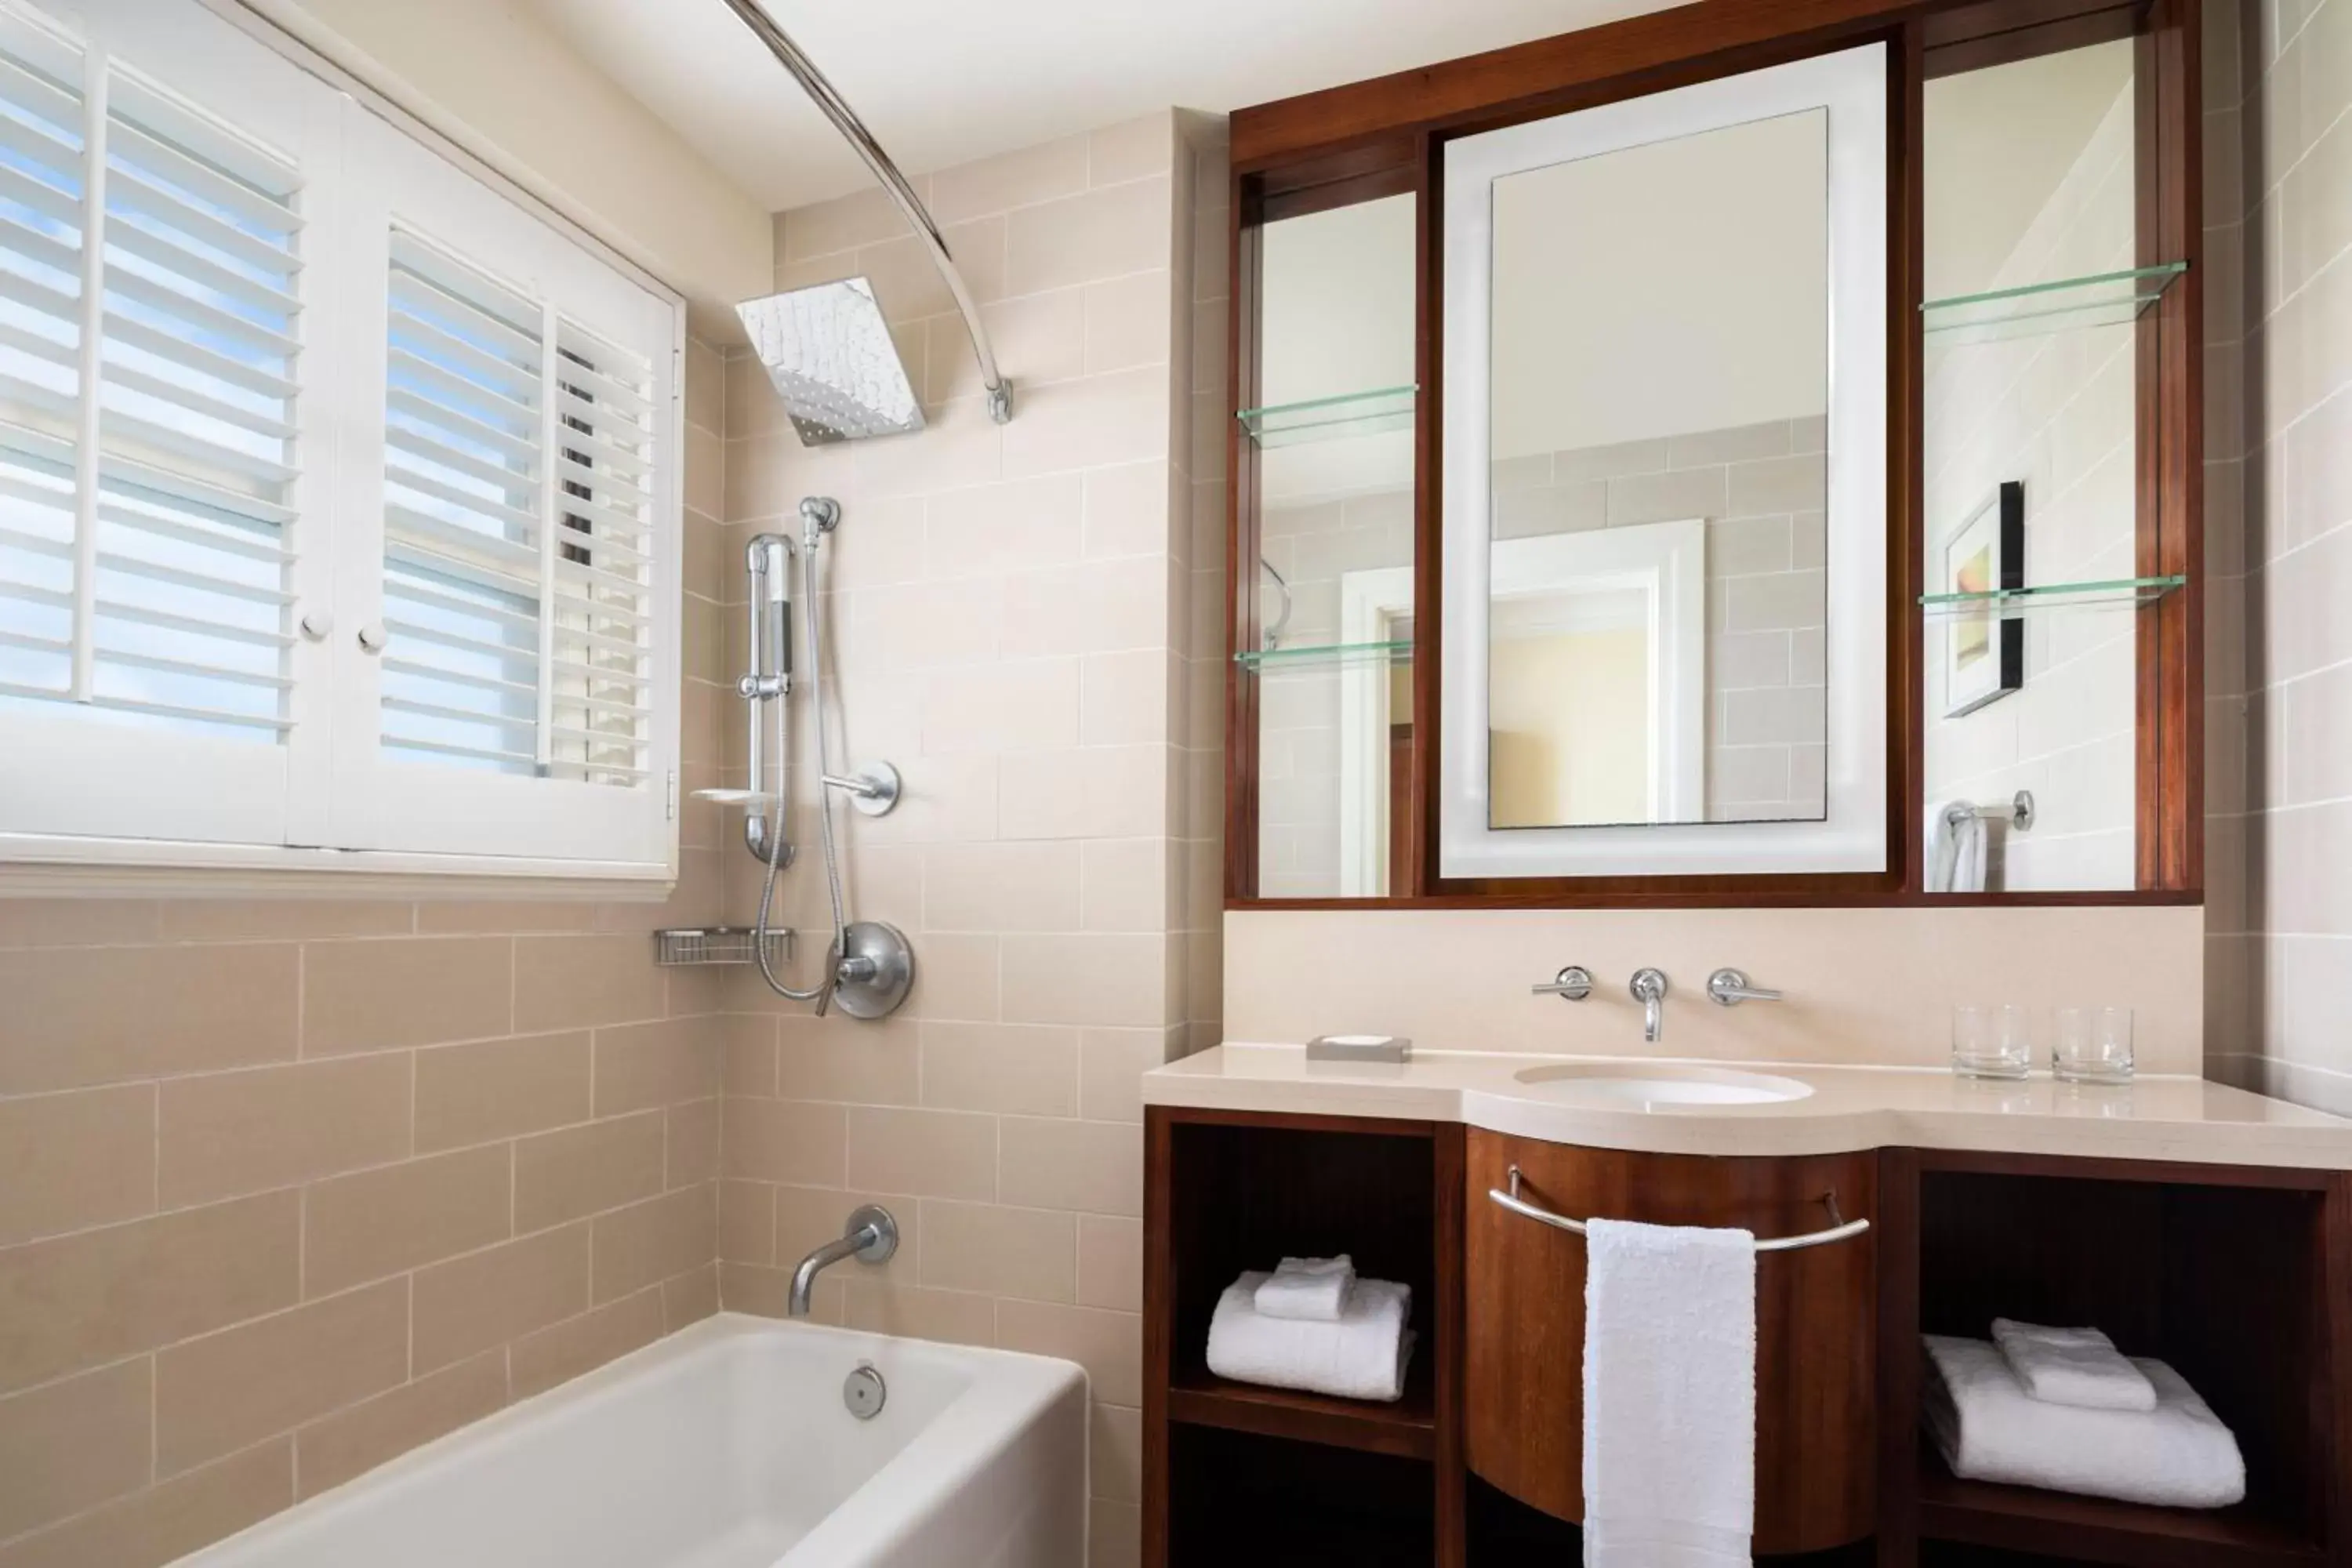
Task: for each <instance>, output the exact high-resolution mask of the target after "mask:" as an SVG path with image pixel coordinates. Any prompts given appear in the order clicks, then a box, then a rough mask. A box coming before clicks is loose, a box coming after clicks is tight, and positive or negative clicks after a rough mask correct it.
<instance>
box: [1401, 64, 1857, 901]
mask: <svg viewBox="0 0 2352 1568" xmlns="http://www.w3.org/2000/svg"><path fill="white" fill-rule="evenodd" d="M1884 72H1885V61H1884V55H1883V51H1882V50H1881V49H1879V48H1877V47H1868V48H1863V49H1856V50H1849V51H1844V52H1843V53H1840V54H1837V55H1832V56H1825V57H1822V58H1816V59H1811V60H1804V61H1799V62H1796V63H1794V64H1792V65H1789V66H1782V67H1776V68H1771V69H1769V70H1764V71H1757V72H1750V73H1748V74H1746V75H1743V76H1738V77H1733V78H1727V79H1722V80H1719V81H1712V82H1706V83H1701V84H1698V85H1696V86H1694V87H1690V88H1684V89H1675V90H1674V91H1670V92H1664V93H1659V94H1655V95H1653V96H1651V97H1648V98H1643V99H1638V100H1630V101H1627V102H1622V103H1614V104H1610V105H1607V106H1604V107H1602V108H1600V109H1594V110H1582V111H1580V112H1578V113H1574V114H1568V115H1562V116H1559V117H1557V118H1555V119H1552V120H1549V121H1533V122H1530V123H1528V124H1524V125H1517V126H1513V127H1511V128H1509V129H1507V130H1505V131H1499V132H1487V133H1485V134H1482V135H1477V136H1471V137H1465V138H1463V139H1461V140H1460V141H1457V142H1451V143H1449V144H1448V145H1447V148H1446V174H1447V179H1446V202H1447V212H1446V249H1445V258H1446V273H1445V277H1446V283H1445V289H1446V310H1445V317H1444V321H1445V373H1446V380H1445V386H1446V405H1445V420H1444V424H1445V439H1444V451H1445V452H1446V454H1447V459H1446V471H1445V476H1444V537H1445V551H1446V555H1445V563H1444V568H1445V569H1444V578H1445V583H1446V603H1445V616H1444V627H1443V636H1444V715H1445V720H1444V722H1445V731H1444V745H1443V747H1442V748H1441V752H1440V773H1441V787H1442V795H1441V802H1440V818H1441V838H1440V863H1441V869H1442V870H1443V872H1444V875H1446V876H1449V877H1455V876H1482V877H1483V876H1496V877H1512V876H1518V877H1528V876H1542V875H1564V876H1573V875H1603V874H1625V875H1659V874H1689V873H1697V872H1705V871H1758V872H1766V871H1824V870H1853V869H1868V870H1876V869H1879V868H1883V866H1884V865H1885V820H1884V810H1885V805H1884V802H1885V784H1886V775H1885V769H1886V755H1885V745H1884V735H1885V591H1886V579H1885V537H1884V531H1885V521H1884V520H1885V506H1886V490H1885V402H1884V391H1883V389H1884V387H1885V342H1886V340H1885V319H1884V317H1885V230H1884V222H1885V183H1884V178H1883V171H1884V168H1885V120H1884V89H1885V75H1884Z"/></svg>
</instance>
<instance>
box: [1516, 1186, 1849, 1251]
mask: <svg viewBox="0 0 2352 1568" xmlns="http://www.w3.org/2000/svg"><path fill="white" fill-rule="evenodd" d="M1486 1195H1487V1196H1488V1197H1489V1198H1492V1199H1493V1200H1494V1201H1495V1202H1496V1203H1498V1204H1500V1205H1503V1206H1504V1207H1505V1208H1507V1209H1508V1210H1510V1211H1511V1212H1512V1213H1513V1214H1516V1215H1525V1216H1526V1217H1527V1218H1528V1219H1531V1220H1534V1221H1535V1222H1536V1223H1537V1224H1538V1225H1548V1226H1551V1227H1552V1228H1553V1229H1554V1230H1564V1231H1567V1232H1569V1233H1570V1234H1571V1235H1574V1236H1582V1235H1583V1234H1584V1233H1585V1232H1584V1222H1583V1221H1582V1220H1580V1219H1570V1218H1569V1217H1568V1216H1567V1215H1562V1214H1554V1213H1552V1212H1551V1210H1549V1209H1548V1208H1541V1207H1538V1205H1534V1204H1531V1203H1529V1202H1528V1200H1527V1199H1525V1198H1523V1197H1521V1196H1519V1168H1518V1167H1517V1165H1513V1166H1512V1167H1511V1190H1510V1191H1509V1192H1507V1193H1506V1192H1503V1191H1501V1190H1500V1189H1498V1188H1495V1187H1488V1188H1487V1189H1486ZM1822 1203H1823V1204H1825V1205H1828V1206H1829V1211H1830V1226H1829V1228H1828V1229H1827V1230H1809V1231H1807V1232H1806V1233H1805V1234H1804V1235H1802V1236H1776V1237H1773V1238H1772V1239H1771V1240H1769V1241H1759V1242H1758V1243H1757V1244H1756V1250H1757V1251H1759V1252H1794V1251H1796V1250H1797V1249H1798V1248H1800V1247H1826V1246H1828V1245H1829V1244H1830V1243H1831V1242H1832V1241H1843V1240H1845V1239H1847V1238H1848V1237H1856V1236H1860V1235H1861V1234H1862V1233H1863V1232H1864V1231H1865V1230H1868V1229H1869V1228H1870V1222H1869V1221H1868V1220H1866V1219H1847V1218H1846V1217H1845V1216H1844V1215H1841V1214H1840V1213H1839V1212H1838V1201H1837V1192H1836V1190H1835V1189H1834V1188H1832V1190H1831V1191H1829V1192H1826V1193H1823V1194H1822Z"/></svg>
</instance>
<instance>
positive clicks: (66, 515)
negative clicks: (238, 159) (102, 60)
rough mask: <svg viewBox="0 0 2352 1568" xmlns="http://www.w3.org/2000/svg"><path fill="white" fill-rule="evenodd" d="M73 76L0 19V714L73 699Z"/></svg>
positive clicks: (64, 50)
mask: <svg viewBox="0 0 2352 1568" xmlns="http://www.w3.org/2000/svg"><path fill="white" fill-rule="evenodd" d="M81 75H82V62H81V58H80V56H79V53H78V51H76V50H75V49H74V48H73V47H71V46H69V45H67V44H65V43H62V42H60V41H59V40H58V39H55V38H52V37H49V36H48V35H47V34H46V33H43V32H40V31H38V30H37V29H36V28H34V27H33V26H30V25H29V24H27V23H26V22H23V21H20V20H18V19H17V18H16V17H14V16H10V15H9V14H7V13H6V12H5V11H0V703H6V702H14V701H16V700H24V699H31V700H37V701H47V702H54V701H56V700H59V699H62V698H66V697H68V696H70V695H71V693H72V689H73V669H74V657H73V656H74V559H75V545H74V451H75V441H76V438H77V431H78V427H79V416H78V414H77V412H76V409H77V389H78V387H79V382H80V372H79V364H80V360H81V316H82V306H81V270H82V248H81V247H82V205H83V200H84V195H83V187H84V168H85V158H84V143H83V138H82V121H83V117H84V110H83V104H82V93H81V89H80V87H79V81H80V79H81Z"/></svg>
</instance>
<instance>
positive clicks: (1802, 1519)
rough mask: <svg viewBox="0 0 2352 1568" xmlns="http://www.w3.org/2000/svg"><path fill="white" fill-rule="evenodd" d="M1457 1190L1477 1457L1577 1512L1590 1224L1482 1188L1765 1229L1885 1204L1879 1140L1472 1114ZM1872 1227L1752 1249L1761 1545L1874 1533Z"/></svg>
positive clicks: (1521, 1496) (1586, 1214)
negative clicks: (1598, 1135) (1544, 1216)
mask: <svg viewBox="0 0 2352 1568" xmlns="http://www.w3.org/2000/svg"><path fill="white" fill-rule="evenodd" d="M1468 1156H1469V1157H1468V1171H1467V1182H1468V1191H1467V1193H1466V1194H1465V1210H1466V1214H1465V1222H1466V1223H1465V1233H1466V1234H1465V1250H1466V1254H1467V1257H1466V1268H1465V1270H1464V1289H1465V1297H1466V1302H1467V1313H1466V1317H1467V1323H1466V1327H1467V1330H1468V1335H1467V1344H1468V1357H1467V1362H1468V1365H1467V1378H1466V1384H1465V1404H1466V1410H1465V1416H1466V1422H1465V1427H1466V1434H1467V1440H1468V1460H1469V1466H1470V1468H1471V1469H1473V1470H1475V1471H1476V1472H1477V1473H1478V1474H1479V1475H1480V1476H1482V1477H1484V1478H1485V1479H1486V1480H1487V1481H1488V1482H1489V1483H1490V1484H1492V1485H1494V1486H1496V1487H1498V1488H1500V1489H1502V1490H1504V1491H1506V1492H1507V1493H1509V1494H1510V1495H1511V1496H1513V1497H1515V1498H1517V1499H1518V1500H1520V1501H1521V1502H1524V1503H1526V1504H1528V1506H1529V1507H1531V1508H1537V1509H1540V1510H1543V1511H1544V1512H1546V1513H1549V1514H1551V1515H1553V1516H1554V1517H1556V1518H1559V1519H1564V1520H1569V1521H1576V1520H1579V1519H1580V1518H1581V1517H1582V1515H1583V1510H1584V1499H1583V1492H1582V1487H1581V1475H1582V1458H1583V1448H1582V1436H1583V1426H1584V1401H1583V1376H1584V1239H1583V1237H1580V1236H1576V1235H1574V1234H1572V1233H1570V1232H1568V1231H1564V1230H1559V1229H1556V1228H1554V1227H1552V1226H1547V1225H1542V1224H1539V1223H1538V1222H1537V1221H1535V1220H1531V1219H1528V1218H1527V1217H1526V1216H1524V1215H1517V1214H1513V1213H1512V1212H1510V1211H1509V1210H1508V1209H1506V1208H1504V1207H1503V1206H1502V1205H1499V1204H1496V1203H1493V1202H1491V1201H1489V1200H1488V1198H1487V1196H1486V1194H1487V1191H1488V1189H1490V1188H1493V1189H1505V1190H1507V1187H1508V1185H1509V1172H1510V1168H1511V1167H1512V1166H1513V1165H1517V1167H1518V1168H1519V1172H1520V1188H1519V1194H1520V1196H1521V1197H1523V1198H1525V1199H1526V1200H1527V1201H1528V1202H1530V1203H1533V1204H1537V1205H1540V1206H1542V1207H1544V1208H1547V1209H1549V1210H1551V1211H1552V1212H1553V1213H1555V1214H1560V1215H1568V1216H1570V1217H1571V1218H1575V1219H1586V1218H1591V1217H1593V1216H1596V1215H1598V1216H1601V1217H1604V1218H1610V1219H1633V1220H1644V1221H1648V1222H1650V1223H1652V1224H1656V1225H1690V1226H1738V1227H1741V1228H1744V1229H1747V1230H1750V1231H1753V1232H1754V1233H1755V1234H1756V1236H1757V1237H1758V1238H1759V1240H1763V1239H1769V1238H1771V1237H1780V1236H1793V1235H1797V1234H1800V1233H1801V1232H1805V1231H1811V1230H1819V1229H1821V1228H1822V1227H1824V1226H1827V1225H1829V1224H1830V1223H1831V1222H1830V1218H1829V1211H1828V1209H1827V1207H1826V1206H1825V1205H1823V1203H1822V1198H1823V1196H1824V1195H1825V1194H1829V1193H1831V1192H1832V1191H1834V1192H1835V1193H1836V1194H1837V1202H1838V1206H1839V1208H1840V1210H1841V1211H1842V1213H1843V1217H1844V1218H1846V1219H1850V1220H1851V1219H1863V1218H1867V1219H1870V1220H1872V1221H1874V1222H1875V1220H1876V1218H1877V1215H1878V1184H1877V1160H1876V1156H1875V1155H1874V1154H1871V1153H1858V1154H1832V1155H1811V1156H1803V1157H1796V1158H1771V1159H1751V1158H1742V1159H1717V1158H1714V1157H1711V1156H1706V1155H1690V1154H1636V1153H1626V1152H1619V1151H1615V1150H1605V1149H1580V1148H1572V1147H1570V1146H1568V1145H1565V1144H1559V1143H1544V1142H1537V1141H1536V1140H1533V1139H1528V1138H1513V1137H1507V1136H1505V1135H1503V1134H1500V1133H1495V1132H1486V1131H1480V1130H1478V1129H1475V1128H1474V1129H1472V1130H1471V1131H1470V1133H1469V1136H1468ZM1877 1260H1878V1247H1877V1235H1876V1231H1875V1230H1870V1231H1865V1232H1864V1233H1863V1234H1861V1235H1860V1236H1856V1237H1851V1238H1849V1239H1847V1240H1844V1241H1840V1242H1835V1243H1832V1244H1830V1245H1828V1246H1825V1247H1806V1248H1801V1249H1799V1250H1797V1251H1793V1252H1771V1253H1763V1254H1760V1255H1759V1257H1758V1258H1757V1260H1756V1360H1757V1365H1756V1533H1755V1550H1756V1551H1757V1552H1759V1553H1772V1552H1814V1551H1820V1550H1822V1549H1824V1548H1827V1547H1832V1546H1837V1545H1841V1544H1843V1543H1844V1542H1850V1541H1856V1540H1859V1539H1861V1538H1862V1537H1864V1536H1865V1535H1868V1534H1869V1533H1870V1532H1871V1531H1872V1528H1873V1524H1874V1495H1875V1490H1876V1486H1877V1478H1876V1444H1877V1435H1876V1423H1875V1414H1876V1412H1875V1389H1874V1365H1875V1362H1874V1357H1875V1349H1876V1333H1875V1325H1876V1317H1877V1305H1876V1303H1877Z"/></svg>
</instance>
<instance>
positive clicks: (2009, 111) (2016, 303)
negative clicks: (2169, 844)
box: [1920, 38, 2179, 893]
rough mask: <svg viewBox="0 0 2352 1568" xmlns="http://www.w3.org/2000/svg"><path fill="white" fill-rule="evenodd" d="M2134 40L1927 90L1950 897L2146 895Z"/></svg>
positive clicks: (1925, 317)
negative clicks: (2140, 817) (2141, 884)
mask: <svg viewBox="0 0 2352 1568" xmlns="http://www.w3.org/2000/svg"><path fill="white" fill-rule="evenodd" d="M2134 57H2135V46H2134V42H2133V40H2131V39H2129V38H2125V39H2119V40H2116V41H2115V42H2112V43H2104V44H2098V45H2095V46H2093V47H2089V48H2081V49H2071V50H2067V51H2064V52H2063V53H2057V54H2049V55H2042V56H2039V57H2036V58H2031V59H2025V60H2019V61H2015V62H2012V63H2010V64H2004V65H1999V66H1993V67H1990V68H1985V69H1981V70H1974V71H1967V72H1962V73H1959V74H1957V75H1952V76H1947V77H1940V78H1937V79H1933V80H1931V81H1929V82H1928V83H1927V100H1926V134H1925V151H1926V164H1927V166H1926V194H1927V220H1926V221H1927V250H1926V257H1925V261H1926V270H1927V284H1926V291H1927V304H1926V306H1925V307H1924V309H1923V310H1922V312H1921V316H1922V327H1923V335H1922V342H1923V344H1924V346H1925V349H1926V360H1925V365H1924V370H1925V376H1926V385H1927V401H1926V426H1925V434H1926V441H1925V452H1924V456H1925V464H1926V476H1927V483H1926V510H1925V512H1924V514H1923V517H1922V523H1923V527H1924V530H1925V538H1924V539H1923V540H1922V545H1923V547H1924V551H1925V563H1926V582H1925V587H1926V590H1927V592H1926V595H1925V600H1924V608H1925V619H1924V626H1925V637H1926V641H1925V645H1924V647H1922V649H1921V652H1922V655H1923V657H1922V658H1921V661H1920V664H1921V670H1922V679H1923V682H1924V689H1923V691H1922V709H1923V713H1924V721H1925V723H1924V727H1925V731H1926V747H1925V754H1924V762H1925V774H1924V779H1925V788H1924V792H1923V793H1924V798H1925V803H1926V811H1927V821H1926V823H1925V825H1924V827H1925V831H1926V834H1927V890H1928V891H1929V892H1930V893H1971V892H2020V891H2031V890H2042V889H2126V888H2130V887H2133V886H2134V885H2135V881H2136V877H2137V843H2136V839H2137V833H2136V826H2135V824H2136V818H2137V811H2138V790H2137V778H2136V771H2137V760H2136V759H2137V746H2138V713H2139V710H2138V689H2139V656H2138V647H2137V644H2138V632H2139V619H2140V617H2139V616H2137V615H2136V614H2135V613H2134V612H2136V611H2137V610H2140V609H2143V608H2146V607H2147V606H2148V605H2153V604H2155V603H2157V602H2158V601H2160V600H2161V599H2162V598H2163V597H2164V596H2165V595H2167V594H2168V593H2170V592H2171V591H2172V590H2173V589H2174V588H2175V587H2177V586H2178V585H2179V584H2178V583H2177V582H2176V581H2174V580H2170V579H2162V578H2144V577H2142V576H2140V575H2139V571H2140V567H2139V560H2140V531H2141V523H2140V506H2139V501H2138V494H2137V487H2138V484H2139V482H2140V480H2139V473H2138V449H2137V429H2136V427H2137V423H2138V408H2139V402H2138V399H2139V378H2138V373H2139V363H2140V360H2139V355H2140V353H2142V352H2145V351H2144V350H2143V346H2142V345H2143V338H2142V333H2141V330H2140V329H2141V321H2142V315H2143V312H2144V311H2145V310H2147V306H2148V305H2149V304H2150V303H2152V302H2153V301H2154V300H2156V299H2157V298H2158V297H2159V296H2160V295H2161V294H2162V293H2163V292H2164V290H2165V289H2166V288H2167V287H2168V286H2169V285H2170V283H2171V282H2172V281H2173V279H2174V278H2175V277H2177V276H2178V272H2177V269H2175V268H2171V267H2169V266H2168V265H2166V264H2165V263H2163V262H2162V261H2161V260H2159V261H2158V262H2157V263H2156V264H2154V265H2151V266H2147V267H2142V266H2141V265H2140V264H2139V263H2140V259H2141V258H2139V256H2138V251H2137V246H2138V242H2139V237H2138V226H2137V177H2136V170H2135V150H2136V149H2135V141H2136V127H2135V112H2136V90H2135V84H2134V79H2133V68H2134Z"/></svg>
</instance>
